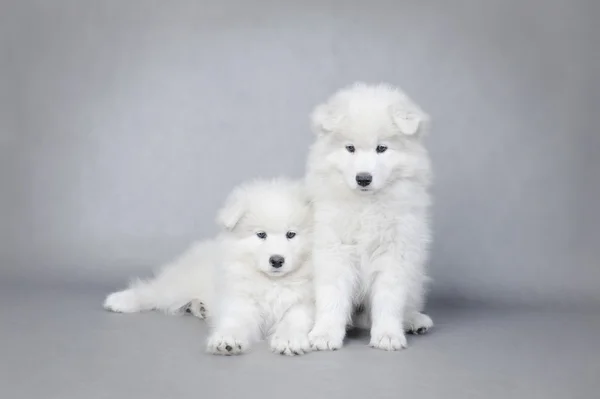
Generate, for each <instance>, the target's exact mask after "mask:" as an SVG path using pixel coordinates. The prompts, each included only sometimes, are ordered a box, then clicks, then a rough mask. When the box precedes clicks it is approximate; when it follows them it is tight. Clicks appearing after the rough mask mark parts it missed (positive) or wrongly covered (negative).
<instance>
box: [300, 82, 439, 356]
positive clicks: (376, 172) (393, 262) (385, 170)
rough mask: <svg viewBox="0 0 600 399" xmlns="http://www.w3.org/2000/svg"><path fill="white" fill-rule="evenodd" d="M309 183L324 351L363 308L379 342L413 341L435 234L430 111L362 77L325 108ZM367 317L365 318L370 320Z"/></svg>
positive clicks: (421, 322)
mask: <svg viewBox="0 0 600 399" xmlns="http://www.w3.org/2000/svg"><path fill="white" fill-rule="evenodd" d="M312 120H313V124H314V128H315V131H316V133H317V138H316V141H315V143H314V144H313V146H312V147H311V150H310V155H309V160H308V167H307V183H308V187H309V191H310V195H311V197H312V199H313V201H314V207H315V235H314V250H313V254H314V258H313V262H314V267H315V290H316V306H317V307H316V309H317V312H316V321H315V326H314V328H313V329H312V331H311V333H310V335H309V338H310V340H311V344H312V346H313V348H314V349H319V350H335V349H338V348H340V347H341V346H342V343H343V339H344V336H345V327H346V324H347V323H348V322H349V321H350V320H351V318H352V315H353V309H356V308H361V309H365V312H363V314H362V316H364V319H366V322H367V323H368V324H370V326H371V341H370V345H371V346H372V347H375V348H380V349H385V350H398V349H401V348H404V347H406V338H405V335H404V331H405V330H406V331H410V332H415V333H423V332H425V331H426V330H427V329H428V328H430V327H431V326H432V325H433V323H432V321H431V319H430V318H429V317H428V316H427V315H425V314H422V313H421V310H422V308H423V305H424V282H425V280H426V276H425V270H424V269H425V263H426V260H427V254H428V245H429V241H430V231H429V223H428V208H429V205H430V198H429V194H428V186H429V182H430V176H431V170H430V162H429V157H428V155H427V151H426V149H425V148H424V146H423V144H422V140H421V139H422V137H423V135H424V133H425V132H426V130H427V124H428V117H427V115H425V113H424V112H423V111H422V110H421V109H420V108H419V107H418V106H417V105H415V104H414V103H413V102H412V101H411V100H410V99H409V98H408V97H407V96H406V95H404V94H403V93H402V92H401V91H399V90H397V89H394V88H391V87H389V86H386V85H378V86H369V85H365V84H355V85H353V86H351V87H349V88H346V89H344V90H341V91H339V92H338V93H336V94H335V95H334V96H332V97H331V98H330V99H329V100H328V101H327V102H326V103H324V104H322V105H320V106H318V107H317V108H316V109H315V111H314V113H313V116H312ZM364 321H365V320H363V323H361V324H364Z"/></svg>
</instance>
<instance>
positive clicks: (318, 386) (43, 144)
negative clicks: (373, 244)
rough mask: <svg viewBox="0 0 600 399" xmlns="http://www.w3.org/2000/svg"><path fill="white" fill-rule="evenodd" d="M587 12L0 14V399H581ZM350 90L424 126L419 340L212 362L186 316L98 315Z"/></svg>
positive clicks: (305, 6)
mask: <svg viewBox="0 0 600 399" xmlns="http://www.w3.org/2000/svg"><path fill="white" fill-rule="evenodd" d="M599 16H600V2H598V0H587V1H586V0H452V1H450V0H396V1H392V0H390V1H384V0H368V1H350V0H346V1H336V2H334V1H331V0H321V1H316V0H312V1H300V0H297V1H269V0H260V1H243V0H238V1H234V0H220V1H209V0H194V1H192V0H177V1H175V0H172V1H167V0H98V1H93V0H37V1H33V0H12V1H8V0H0V146H1V149H0V151H1V153H0V343H1V344H0V397H2V398H17V399H21V398H22V399H29V398H32V399H33V398H44V399H54V398H56V399H67V398H69V399H81V398H86V399H107V398H110V399H115V398H124V397H127V398H144V399H165V398H178V399H187V398H190V399H192V398H194V399H197V398H199V397H206V398H223V399H226V398H236V399H238V398H250V399H251V398H263V399H268V398H271V397H276V398H281V397H285V398H286V399H307V398H308V399H320V398H324V399H338V398H344V399H354V398H364V397H368V398H370V399H397V398H398V397H402V398H405V397H406V398H418V399H439V398H448V399H453V398H460V399H471V398H473V399H479V398H486V399H505V398H515V399H520V398H527V399H535V398H540V399H550V398H556V399H564V398H573V399H579V398H581V399H589V398H591V397H595V396H597V392H599V391H600V380H599V379H598V376H599V375H600V362H599V361H598V359H600V353H599V351H600V348H599V347H598V336H600V315H599V313H598V310H600V307H599V306H598V305H600V265H599V264H598V258H599V257H600V237H599V235H598V234H597V228H598V226H600V217H599V215H600V212H599V211H600V209H599V208H600V205H599V198H600V156H599V155H598V154H599V152H600V136H599V134H600V133H599V132H598V130H597V129H596V126H597V125H598V114H599V113H600V98H599V93H600V87H599V86H600V85H599V82H600V74H599V72H600V60H599V56H600V51H599V50H600V27H599V25H598V20H599V18H598V17H599ZM356 80H365V81H369V82H379V81H387V82H390V83H393V84H397V85H400V86H402V87H403V88H404V89H405V90H406V91H407V92H408V93H409V94H410V95H411V96H412V97H414V98H415V100H417V101H418V102H419V103H420V104H421V105H422V106H423V107H424V109H426V110H427V111H428V112H429V113H430V114H431V115H432V116H433V120H434V130H433V132H432V134H431V136H430V137H429V139H428V140H429V146H430V148H431V153H432V157H433V161H434V166H435V169H436V172H437V178H436V182H435V186H434V195H435V199H436V202H435V209H434V211H435V245H434V248H433V254H432V255H433V256H432V261H431V273H432V276H433V278H434V281H435V283H434V286H433V294H432V295H433V297H434V298H436V299H437V300H435V299H434V300H433V301H432V302H431V305H430V306H429V308H428V310H427V311H428V312H429V313H430V314H431V315H432V317H433V319H434V320H435V323H436V327H435V328H434V329H433V331H432V332H431V333H430V334H427V335H425V336H420V337H413V336H409V337H408V340H409V349H407V350H404V351H402V352H400V353H385V352H383V351H376V350H373V349H370V348H368V347H367V343H368V339H369V338H368V335H365V334H358V335H353V336H352V337H350V338H349V339H347V340H346V342H345V346H344V348H343V349H342V350H340V351H337V352H334V353H311V354H308V355H307V356H303V357H301V358H299V359H289V358H284V357H282V356H275V355H272V354H271V353H269V350H268V348H267V347H266V345H265V344H264V343H262V344H259V345H257V346H256V347H255V348H254V349H253V351H252V353H249V354H248V355H244V356H241V357H238V358H235V359H232V358H220V357H216V356H210V355H208V354H205V353H204V352H203V346H204V342H205V339H206V337H207V334H208V329H207V326H206V324H205V323H202V322H200V321H198V320H196V319H195V318H193V317H179V318H177V317H165V316H162V315H159V314H156V313H144V314H138V315H130V316H122V315H118V314H113V313H109V312H105V311H104V310H103V309H102V308H101V303H102V300H103V298H104V296H105V295H106V294H107V293H108V292H110V291H113V290H115V289H117V288H122V287H123V285H124V284H125V282H126V279H127V277H128V276H131V275H135V274H147V273H149V271H150V269H151V268H152V267H154V266H156V265H158V264H160V263H162V262H165V261H166V260H168V259H170V258H171V257H173V256H175V255H176V254H178V253H179V252H180V251H182V250H183V249H184V248H185V247H186V246H187V245H188V244H189V242H190V241H191V240H193V239H196V238H201V237H207V236H209V235H212V234H214V232H215V228H214V223H213V220H214V216H215V212H216V210H217V208H218V206H219V204H220V203H221V202H222V200H223V199H224V197H225V195H226V194H227V193H228V192H229V190H231V188H232V187H233V186H234V185H235V184H237V183H239V182H241V181H243V180H246V179H249V178H252V177H257V176H265V177H266V176H275V175H280V174H286V175H291V176H296V177H300V176H302V175H303V171H304V163H305V157H306V155H307V150H308V146H309V144H310V142H311V141H312V134H311V133H310V132H309V129H308V114H309V112H310V110H311V108H312V107H313V106H314V105H315V104H317V103H318V102H320V101H322V100H324V99H325V98H326V97H327V96H328V95H329V94H330V93H332V92H333V91H335V90H337V89H338V88H340V87H341V86H345V85H347V84H349V83H352V82H354V81H356ZM456 299H459V300H456ZM461 299H462V300H461ZM464 299H466V300H464Z"/></svg>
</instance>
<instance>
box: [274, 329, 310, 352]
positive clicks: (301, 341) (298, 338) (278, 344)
mask: <svg viewBox="0 0 600 399" xmlns="http://www.w3.org/2000/svg"><path fill="white" fill-rule="evenodd" d="M271 351H273V352H274V353H279V354H280V355H286V356H297V355H303V354H305V353H308V352H310V342H309V341H308V336H306V335H303V334H296V335H279V334H275V335H274V336H273V337H272V338H271Z"/></svg>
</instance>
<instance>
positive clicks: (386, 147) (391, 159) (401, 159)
mask: <svg viewBox="0 0 600 399" xmlns="http://www.w3.org/2000/svg"><path fill="white" fill-rule="evenodd" d="M371 131H372V132H373V131H374V132H385V134H377V133H375V134H369V132H368V131H365V132H364V133H363V132H360V133H358V134H357V133H354V132H353V131H352V128H350V127H348V128H347V129H344V130H340V131H338V132H336V133H333V134H332V137H331V139H330V140H331V142H330V143H329V146H328V149H329V151H330V152H329V154H328V155H327V161H328V162H329V164H330V166H331V168H332V169H334V170H335V171H336V172H337V173H339V174H340V175H341V176H342V177H343V180H344V182H345V183H346V184H347V186H348V187H349V188H350V189H352V190H356V191H359V192H370V191H377V190H380V189H381V188H383V187H385V186H386V185H387V184H389V183H390V182H393V181H394V180H396V179H397V178H398V175H399V172H400V171H401V170H402V169H403V168H404V166H405V165H404V164H405V163H406V160H407V153H406V151H405V148H404V145H403V143H402V141H401V140H399V138H398V137H397V136H394V135H393V134H390V133H392V132H390V131H386V130H385V127H379V128H374V129H372V130H371Z"/></svg>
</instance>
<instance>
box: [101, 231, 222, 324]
mask: <svg viewBox="0 0 600 399" xmlns="http://www.w3.org/2000/svg"><path fill="white" fill-rule="evenodd" d="M217 256H218V249H217V244H216V243H215V242H213V241H205V242H201V243H197V244H194V245H193V246H192V247H191V248H190V249H189V250H188V251H186V252H185V253H184V254H183V255H182V256H181V257H180V258H178V259H177V260H175V261H174V262H172V263H170V264H168V265H166V266H164V267H163V268H162V269H161V270H160V272H158V273H157V274H156V276H155V277H153V278H151V279H148V280H141V279H136V280H135V281H133V282H132V283H131V284H130V285H129V288H127V289H126V290H123V291H118V292H114V293H112V294H110V295H109V296H108V297H106V300H105V301H104V308H105V309H107V310H110V311H112V312H119V313H136V312H142V311H147V310H160V311H163V312H165V313H169V314H178V313H182V312H184V311H186V310H187V311H189V312H190V313H192V314H194V315H195V316H198V317H201V318H204V317H205V315H206V313H207V311H208V304H209V303H212V296H213V294H212V290H213V288H212V287H213V284H212V267H213V265H214V264H215V262H216V261H217Z"/></svg>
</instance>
